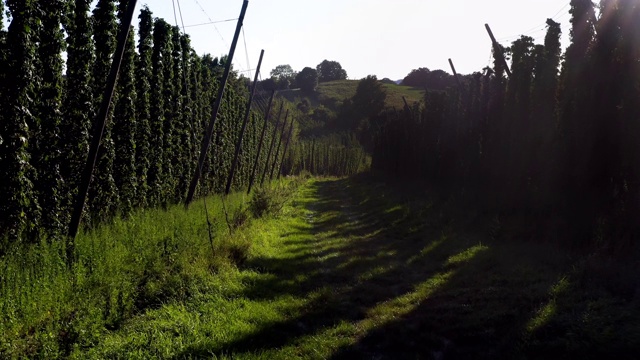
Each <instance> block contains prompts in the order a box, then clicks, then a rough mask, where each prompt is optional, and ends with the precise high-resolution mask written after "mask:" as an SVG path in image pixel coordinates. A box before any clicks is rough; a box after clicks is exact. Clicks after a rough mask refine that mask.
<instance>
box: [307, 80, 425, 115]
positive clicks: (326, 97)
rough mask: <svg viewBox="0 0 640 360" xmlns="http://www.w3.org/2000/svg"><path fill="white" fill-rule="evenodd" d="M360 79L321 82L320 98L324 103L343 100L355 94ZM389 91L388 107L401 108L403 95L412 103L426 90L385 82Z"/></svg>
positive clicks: (420, 97) (385, 87)
mask: <svg viewBox="0 0 640 360" xmlns="http://www.w3.org/2000/svg"><path fill="white" fill-rule="evenodd" d="M359 82H360V80H338V81H330V82H326V83H321V84H320V85H318V100H319V101H320V102H321V103H323V104H326V103H331V101H332V100H333V101H338V103H339V102H341V101H343V100H345V99H348V98H350V97H352V96H353V95H355V93H356V89H357V87H358V83H359ZM383 87H384V89H385V90H386V92H387V101H386V105H387V107H395V108H397V109H400V108H402V107H403V106H404V104H403V102H402V97H403V96H404V97H405V98H406V99H407V101H408V102H409V103H410V104H411V103H413V102H418V101H420V100H422V98H423V96H424V90H422V89H418V88H414V87H411V86H401V85H393V84H383Z"/></svg>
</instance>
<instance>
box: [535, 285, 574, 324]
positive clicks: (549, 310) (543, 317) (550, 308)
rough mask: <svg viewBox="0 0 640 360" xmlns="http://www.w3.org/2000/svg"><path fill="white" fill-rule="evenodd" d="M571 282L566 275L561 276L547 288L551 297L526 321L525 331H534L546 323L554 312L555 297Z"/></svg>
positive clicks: (567, 287) (565, 289)
mask: <svg viewBox="0 0 640 360" xmlns="http://www.w3.org/2000/svg"><path fill="white" fill-rule="evenodd" d="M570 285H571V283H570V282H569V279H568V278H567V277H566V276H562V277H561V278H560V279H558V281H557V282H556V283H555V284H553V285H552V286H551V289H549V295H551V299H550V300H549V302H548V303H547V304H546V305H545V306H543V307H542V308H540V310H538V312H537V313H536V315H535V316H534V317H533V318H532V319H531V320H529V322H528V323H527V331H529V332H534V331H536V330H538V329H540V328H541V327H543V326H544V325H546V324H548V323H549V321H550V320H551V318H552V317H553V316H554V315H555V314H556V311H557V306H556V297H557V296H558V295H561V294H562V293H564V292H566V291H567V290H568V289H569V286H570Z"/></svg>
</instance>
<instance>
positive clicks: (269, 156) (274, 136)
mask: <svg viewBox="0 0 640 360" xmlns="http://www.w3.org/2000/svg"><path fill="white" fill-rule="evenodd" d="M283 105H284V103H280V111H279V112H278V120H276V126H275V127H274V128H273V135H272V136H271V145H269V152H268V153H267V160H266V162H265V163H264V170H263V171H262V179H260V186H262V184H264V179H265V177H266V176H267V171H269V163H270V161H269V160H270V159H271V152H272V151H273V145H275V143H276V137H277V136H278V126H279V125H280V117H281V116H282V106H283ZM287 116H289V110H288V109H287V115H285V122H286V119H287Z"/></svg>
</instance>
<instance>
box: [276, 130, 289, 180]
mask: <svg viewBox="0 0 640 360" xmlns="http://www.w3.org/2000/svg"><path fill="white" fill-rule="evenodd" d="M291 134H293V118H292V119H291V126H289V135H287V142H286V143H285V144H284V151H283V152H282V161H281V162H280V169H279V170H278V179H280V175H282V165H284V157H285V156H286V154H287V149H288V148H289V141H291Z"/></svg>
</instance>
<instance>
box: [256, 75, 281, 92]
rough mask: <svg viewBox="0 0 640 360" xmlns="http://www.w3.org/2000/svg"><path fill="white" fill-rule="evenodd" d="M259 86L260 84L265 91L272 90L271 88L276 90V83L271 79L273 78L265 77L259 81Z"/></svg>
mask: <svg viewBox="0 0 640 360" xmlns="http://www.w3.org/2000/svg"><path fill="white" fill-rule="evenodd" d="M260 86H262V88H263V89H264V90H265V91H272V90H277V89H278V85H277V84H276V81H275V80H273V78H267V79H264V80H262V81H261V82H260Z"/></svg>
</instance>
